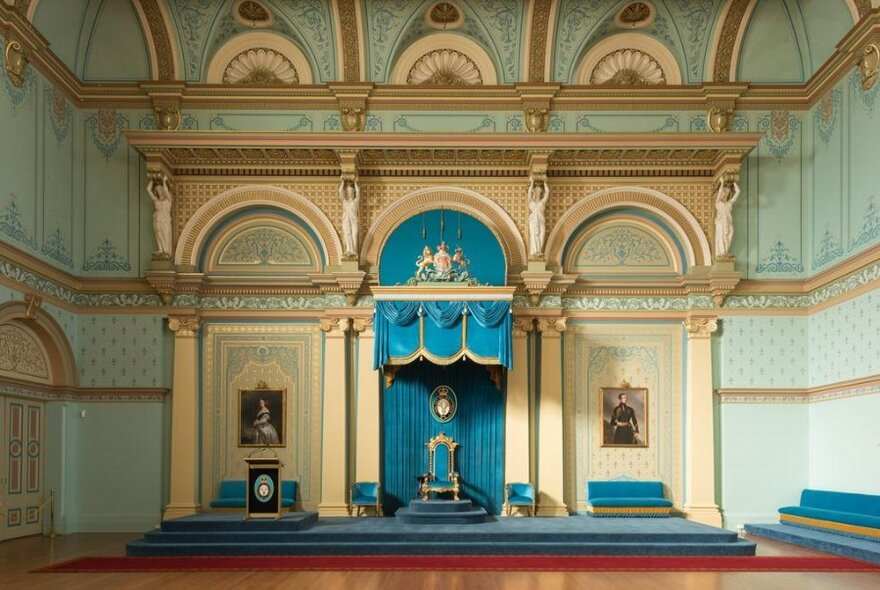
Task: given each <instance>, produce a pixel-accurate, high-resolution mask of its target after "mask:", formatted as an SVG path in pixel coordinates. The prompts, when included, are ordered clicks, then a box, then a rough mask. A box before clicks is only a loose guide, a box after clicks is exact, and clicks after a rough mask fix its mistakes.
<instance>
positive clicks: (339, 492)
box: [318, 318, 351, 516]
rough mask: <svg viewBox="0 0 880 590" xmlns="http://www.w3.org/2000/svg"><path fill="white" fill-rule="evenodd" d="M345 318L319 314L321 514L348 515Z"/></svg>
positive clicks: (347, 323)
mask: <svg viewBox="0 0 880 590" xmlns="http://www.w3.org/2000/svg"><path fill="white" fill-rule="evenodd" d="M350 326H351V320H349V319H348V318H322V319H321V330H323V331H324V400H323V404H322V411H323V415H324V420H323V423H322V428H321V437H322V443H323V444H322V445H321V503H320V504H319V505H318V514H319V515H320V516H348V479H347V477H346V471H347V466H348V452H347V448H346V446H347V440H346V438H347V437H346V433H347V427H346V399H347V397H348V396H347V395H346V374H347V373H348V371H347V367H346V363H345V334H346V332H348V329H349V327H350Z"/></svg>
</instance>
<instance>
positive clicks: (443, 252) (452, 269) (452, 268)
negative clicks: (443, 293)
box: [407, 242, 479, 285]
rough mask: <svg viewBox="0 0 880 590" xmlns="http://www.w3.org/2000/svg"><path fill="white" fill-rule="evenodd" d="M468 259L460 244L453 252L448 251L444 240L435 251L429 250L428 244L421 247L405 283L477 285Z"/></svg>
mask: <svg viewBox="0 0 880 590" xmlns="http://www.w3.org/2000/svg"><path fill="white" fill-rule="evenodd" d="M469 265H470V261H469V260H468V258H467V257H466V256H465V255H464V250H463V249H462V247H461V246H456V247H455V252H454V253H452V254H450V253H449V246H448V245H447V244H446V242H440V244H439V245H438V246H437V251H436V252H434V251H433V250H431V247H430V246H427V245H426V246H425V247H424V249H422V255H421V256H419V257H418V258H417V259H416V272H415V275H414V276H413V277H412V278H410V280H409V281H408V282H407V284H410V285H416V284H419V283H424V282H428V283H466V284H468V285H477V284H479V282H478V281H477V280H476V279H474V278H473V277H471V275H470V272H469V270H468V267H469Z"/></svg>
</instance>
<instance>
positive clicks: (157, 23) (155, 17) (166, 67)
mask: <svg viewBox="0 0 880 590" xmlns="http://www.w3.org/2000/svg"><path fill="white" fill-rule="evenodd" d="M138 4H139V6H140V9H141V10H142V11H143V15H144V18H145V20H146V24H147V30H146V31H144V36H145V37H147V38H148V39H149V40H150V41H151V42H152V48H151V49H152V50H153V51H154V52H155V57H156V70H155V71H154V72H153V76H154V78H155V79H157V80H169V81H170V80H175V79H176V78H177V76H176V71H175V68H174V51H173V50H172V48H171V36H170V35H169V33H168V26H167V23H166V22H165V15H164V14H163V13H162V10H161V9H160V8H159V3H158V0H138Z"/></svg>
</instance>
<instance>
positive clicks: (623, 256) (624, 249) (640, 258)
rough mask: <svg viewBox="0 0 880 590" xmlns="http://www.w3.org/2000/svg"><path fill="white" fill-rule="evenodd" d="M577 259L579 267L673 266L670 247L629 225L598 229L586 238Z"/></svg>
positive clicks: (576, 262)
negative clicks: (667, 249) (668, 253)
mask: <svg viewBox="0 0 880 590" xmlns="http://www.w3.org/2000/svg"><path fill="white" fill-rule="evenodd" d="M574 261H575V268H582V267H615V266H625V267H645V266H647V267H655V268H656V267H664V268H665V267H669V266H670V260H669V256H668V255H667V254H666V249H665V248H664V247H663V245H662V244H661V243H660V242H659V241H658V240H657V238H655V237H654V236H652V235H651V234H650V233H648V232H646V231H644V230H641V229H638V228H635V227H626V226H624V227H613V228H609V229H607V230H604V231H603V230H599V231H597V232H596V233H595V234H594V235H592V236H590V237H589V238H587V240H586V241H584V243H583V246H582V247H581V248H580V250H579V251H578V252H577V254H576V255H575V257H574ZM594 270H595V268H594Z"/></svg>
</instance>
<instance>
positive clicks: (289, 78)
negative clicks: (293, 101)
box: [223, 48, 299, 84]
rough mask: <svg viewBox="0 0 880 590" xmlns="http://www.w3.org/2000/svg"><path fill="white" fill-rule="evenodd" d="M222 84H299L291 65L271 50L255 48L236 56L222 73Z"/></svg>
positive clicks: (294, 69)
mask: <svg viewBox="0 0 880 590" xmlns="http://www.w3.org/2000/svg"><path fill="white" fill-rule="evenodd" d="M223 83H224V84H299V74H297V72H296V68H295V67H294V66H293V63H292V62H291V61H290V60H289V59H288V58H287V57H286V56H284V55H282V54H281V53H278V52H277V51H275V50H273V49H266V48H256V49H248V50H247V51H242V52H241V53H239V54H238V55H236V56H235V57H234V58H233V59H232V61H230V62H229V65H227V66H226V71H225V72H224V73H223Z"/></svg>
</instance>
